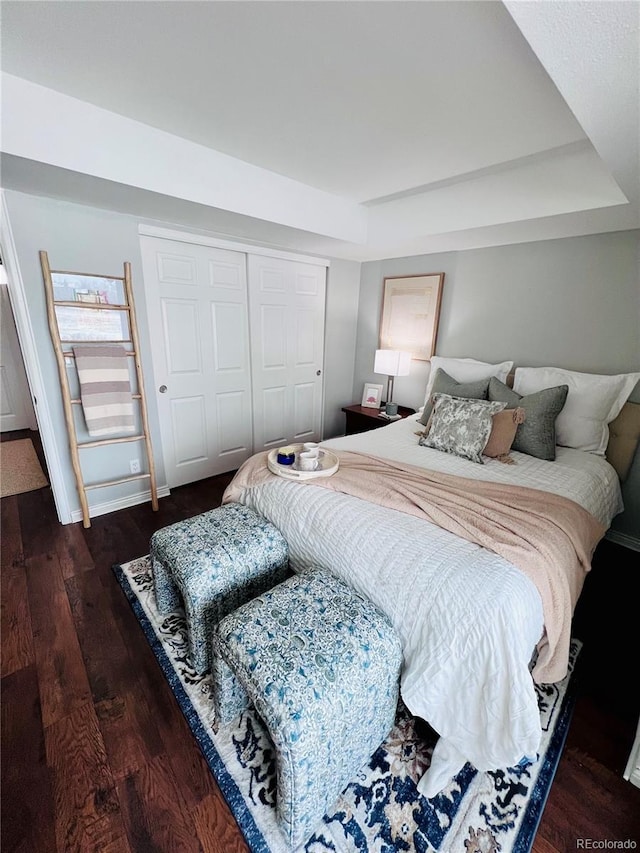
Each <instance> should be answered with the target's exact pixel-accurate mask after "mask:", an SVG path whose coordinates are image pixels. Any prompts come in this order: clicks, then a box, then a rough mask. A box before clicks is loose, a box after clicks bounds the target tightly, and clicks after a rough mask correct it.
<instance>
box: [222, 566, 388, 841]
mask: <svg viewBox="0 0 640 853" xmlns="http://www.w3.org/2000/svg"><path fill="white" fill-rule="evenodd" d="M213 651H214V655H213V672H212V674H213V678H214V684H215V691H214V695H215V697H216V699H215V701H216V711H217V713H218V716H219V717H220V718H221V720H222V721H223V722H224V721H227V722H228V721H229V718H230V717H231V718H232V717H233V716H234V715H235V714H236V713H238V711H239V710H241V709H242V705H243V703H244V706H245V707H246V705H247V704H248V702H249V701H250V702H251V703H252V704H253V705H254V707H255V709H256V711H257V712H258V714H259V715H260V716H261V718H262V720H263V722H264V723H265V725H266V727H267V729H268V731H269V734H270V736H271V739H272V741H273V744H274V746H275V751H276V776H277V779H276V784H277V790H276V810H277V816H278V822H279V824H280V827H281V829H282V831H283V832H284V834H285V836H286V838H287V841H288V843H289V845H290V846H291V847H292V848H296V847H297V846H298V845H300V844H301V843H302V842H304V841H305V840H306V839H307V838H308V837H309V836H310V835H311V833H312V832H313V829H314V827H315V825H316V824H317V823H318V821H319V820H320V819H321V818H322V816H323V815H324V814H325V813H326V812H327V810H328V809H329V808H330V807H331V806H332V805H333V804H334V802H335V800H336V799H337V798H338V796H339V795H340V793H341V792H342V791H343V790H344V788H345V787H346V786H347V784H348V783H349V781H350V780H352V779H353V778H354V777H355V775H356V773H357V771H358V770H359V769H360V768H361V767H362V766H363V765H364V764H366V763H367V762H368V760H369V759H370V758H371V756H372V755H373V753H374V752H375V751H376V749H377V748H378V747H379V746H380V744H381V743H382V741H383V740H384V738H385V737H386V736H387V734H388V733H389V731H390V729H391V726H392V725H393V721H394V717H395V712H396V705H397V701H398V682H399V677H400V666H401V662H402V651H401V647H400V641H399V639H398V637H397V635H396V633H395V631H394V630H393V628H392V626H391V624H390V623H389V622H388V621H387V619H386V618H385V617H384V616H383V615H382V614H381V613H380V612H379V611H378V610H377V609H376V608H375V607H374V606H373V604H371V602H369V601H367V600H366V599H364V598H362V597H361V596H360V595H358V594H357V593H355V592H354V591H353V590H352V589H350V588H349V587H348V586H347V585H346V584H344V583H343V582H342V581H340V580H338V579H337V578H336V577H334V576H333V575H330V574H328V573H325V572H321V571H318V570H313V571H310V572H307V573H305V574H302V575H297V576H294V577H292V578H290V579H289V580H286V581H285V582H284V583H281V584H280V585H279V586H277V587H275V588H274V589H272V590H270V591H269V592H265V593H263V594H261V595H260V596H259V597H258V598H255V599H254V600H253V601H250V602H248V603H247V604H244V605H242V606H241V607H240V608H239V609H238V610H236V611H235V612H234V613H231V614H230V615H229V616H227V617H225V618H224V619H223V620H222V621H221V622H220V623H219V624H218V626H217V627H216V629H215V631H214V649H213ZM234 673H235V676H237V678H238V680H239V682H241V685H242V686H241V689H240V690H238V689H237V688H236V689H235V690H234V689H233V682H234V680H235V678H234ZM245 691H246V692H245ZM225 702H227V703H228V704H226V706H225Z"/></svg>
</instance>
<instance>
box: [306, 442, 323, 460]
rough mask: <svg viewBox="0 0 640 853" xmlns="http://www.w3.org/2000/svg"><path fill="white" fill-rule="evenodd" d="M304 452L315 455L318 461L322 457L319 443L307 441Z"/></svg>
mask: <svg viewBox="0 0 640 853" xmlns="http://www.w3.org/2000/svg"><path fill="white" fill-rule="evenodd" d="M302 450H303V452H304V453H311V454H313V455H314V456H315V457H316V459H317V458H318V457H319V456H320V446H319V445H318V442H317V441H305V443H304V444H303V445H302Z"/></svg>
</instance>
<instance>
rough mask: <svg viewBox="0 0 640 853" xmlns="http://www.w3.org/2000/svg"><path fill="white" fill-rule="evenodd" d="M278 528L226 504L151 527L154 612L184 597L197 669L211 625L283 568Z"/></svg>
mask: <svg viewBox="0 0 640 853" xmlns="http://www.w3.org/2000/svg"><path fill="white" fill-rule="evenodd" d="M288 559H289V550H288V546H287V543H286V542H285V540H284V539H283V537H282V534H281V533H280V532H279V531H278V530H277V529H276V528H275V527H274V526H273V524H271V523H270V522H268V521H266V520H265V519H264V518H261V517H260V516H258V515H256V513H255V512H254V511H253V510H252V509H249V507H246V506H242V505H241V504H227V505H225V506H221V507H219V508H218V509H213V510H211V511H210V512H205V513H203V514H202V515H197V516H195V518H189V519H187V520H186V521H180V522H178V523H177V524H172V525H171V526H170V527H164V528H163V529H162V530H158V531H156V532H155V533H154V534H153V536H152V537H151V563H152V567H153V580H154V586H155V593H156V602H157V605H158V610H159V611H160V613H169V612H170V611H172V610H175V609H176V607H178V606H179V605H180V599H182V601H183V603H184V609H185V614H186V618H187V625H188V629H189V649H190V652H191V660H192V664H193V666H194V669H195V670H196V671H197V672H198V673H203V672H206V670H207V669H209V668H210V657H209V656H210V650H211V637H212V631H213V627H214V625H215V624H216V623H217V622H219V621H220V619H222V617H223V616H226V614H227V613H230V612H231V611H232V610H235V609H236V608H237V607H238V606H239V605H241V604H243V603H244V602H245V601H248V600H249V599H250V598H253V597H254V596H255V595H259V594H260V593H261V592H263V591H264V590H266V589H269V588H270V587H272V586H274V585H275V584H277V583H279V582H280V581H281V580H283V578H285V577H286V576H287V574H288Z"/></svg>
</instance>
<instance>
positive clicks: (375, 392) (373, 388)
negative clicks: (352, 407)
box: [361, 382, 383, 409]
mask: <svg viewBox="0 0 640 853" xmlns="http://www.w3.org/2000/svg"><path fill="white" fill-rule="evenodd" d="M382 387H383V386H382V385H374V383H373V382H365V384H364V388H363V390H362V404H361V405H362V408H363V409H379V408H380V402H381V400H382Z"/></svg>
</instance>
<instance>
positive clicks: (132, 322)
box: [40, 251, 158, 527]
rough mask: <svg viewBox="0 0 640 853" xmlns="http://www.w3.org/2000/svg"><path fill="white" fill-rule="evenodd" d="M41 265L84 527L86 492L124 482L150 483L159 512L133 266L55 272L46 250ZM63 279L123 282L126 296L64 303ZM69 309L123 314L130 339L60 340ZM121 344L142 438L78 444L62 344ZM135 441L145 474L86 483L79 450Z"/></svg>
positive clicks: (86, 524)
mask: <svg viewBox="0 0 640 853" xmlns="http://www.w3.org/2000/svg"><path fill="white" fill-rule="evenodd" d="M40 264H41V266H42V275H43V278H44V285H45V293H46V297H47V317H48V320H49V331H50V333H51V340H52V342H53V348H54V351H55V354H56V361H57V364H58V375H59V377H60V386H61V389H62V402H63V406H64V416H65V421H66V424H67V432H68V435H69V449H70V451H71V464H72V466H73V473H74V476H75V480H76V486H77V488H78V495H79V497H80V505H81V507H82V524H83V526H84V527H91V517H90V514H89V504H88V501H87V491H88V490H89V489H102V488H105V487H106V486H118V485H120V484H121V483H130V482H132V481H134V480H145V479H148V480H149V484H150V491H151V506H152V508H153V509H154V510H157V509H158V490H157V486H156V471H155V464H154V461H153V450H152V447H151V438H150V434H149V419H148V415H147V402H146V397H145V392H144V379H143V376H142V367H141V364H140V341H139V338H138V327H137V324H136V313H135V307H134V302H133V289H132V286H131V264H130V263H129V262H128V261H125V264H124V275H123V276H121V277H120V276H113V275H109V276H102V275H96V274H94V273H77V272H70V271H67V270H52V269H51V268H50V266H49V258H48V255H47V253H46V252H45V251H41V252H40ZM56 275H57V276H63V277H65V279H67V278H69V277H74V276H75V277H77V278H78V279H79V280H82V283H83V284H86V283H87V281H91V279H95V280H96V281H99V280H101V281H108V282H121V283H122V288H123V294H124V301H123V302H122V303H121V304H109V303H102V302H97V301H96V302H90V301H67V300H64V301H61V300H56V299H55V291H54V280H53V279H54V277H55V276H56ZM58 307H61V308H66V309H76V308H77V309H89V310H93V311H118V312H123V313H124V315H125V317H126V319H127V326H128V337H127V338H125V337H124V336H123V338H122V339H118V340H104V339H95V338H94V339H88V340H86V339H85V340H82V339H79V338H75V337H74V338H73V339H71V340H61V338H60V328H59V324H58V314H57V312H56V308H58ZM111 343H118V344H122V345H123V346H124V347H125V350H126V345H127V344H130V345H131V346H132V347H133V349H131V350H126V354H127V356H129V357H130V358H133V360H134V364H135V369H136V381H137V393H135V394H132V397H133V399H134V400H137V401H138V403H139V405H140V423H141V426H142V432H141V434H140V435H132V436H126V437H122V438H105V439H100V440H98V441H83V442H81V443H79V442H78V436H77V431H76V423H75V416H74V408H73V407H74V406H80V405H81V400H79V399H73V398H72V396H71V390H70V385H69V374H68V372H67V359H74V358H75V356H74V353H73V351H72V350H65V349H64V348H63V345H65V344H67V345H69V344H83V345H86V344H111ZM135 441H143V442H144V445H145V450H146V454H147V461H148V469H149V470H148V471H147V472H146V473H144V472H141V473H138V474H131V475H130V476H126V477H120V478H119V479H116V480H107V481H104V482H101V483H90V484H88V483H85V481H84V477H83V474H82V466H81V463H80V453H79V451H80V450H86V449H88V448H92V447H103V446H105V445H108V444H124V443H127V442H135Z"/></svg>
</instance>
